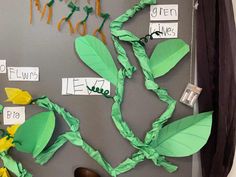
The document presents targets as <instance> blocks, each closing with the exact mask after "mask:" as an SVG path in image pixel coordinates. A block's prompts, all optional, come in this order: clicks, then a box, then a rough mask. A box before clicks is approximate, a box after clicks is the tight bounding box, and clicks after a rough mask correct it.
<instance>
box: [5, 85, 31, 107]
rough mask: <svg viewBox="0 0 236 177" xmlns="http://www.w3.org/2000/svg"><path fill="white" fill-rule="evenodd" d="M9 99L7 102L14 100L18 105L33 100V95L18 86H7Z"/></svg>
mask: <svg viewBox="0 0 236 177" xmlns="http://www.w3.org/2000/svg"><path fill="white" fill-rule="evenodd" d="M5 91H6V94H7V97H8V99H7V100H6V102H12V103H13V104H18V105H27V104H30V103H31V101H32V96H31V95H30V93H29V92H27V91H23V90H21V89H18V88H5Z"/></svg>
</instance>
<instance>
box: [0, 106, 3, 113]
mask: <svg viewBox="0 0 236 177" xmlns="http://www.w3.org/2000/svg"><path fill="white" fill-rule="evenodd" d="M3 108H4V107H3V105H1V104H0V114H2V113H3Z"/></svg>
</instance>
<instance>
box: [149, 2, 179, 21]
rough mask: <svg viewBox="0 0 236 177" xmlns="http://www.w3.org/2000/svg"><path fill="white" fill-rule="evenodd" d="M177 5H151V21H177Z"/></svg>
mask: <svg viewBox="0 0 236 177" xmlns="http://www.w3.org/2000/svg"><path fill="white" fill-rule="evenodd" d="M178 16H179V12H178V4H168V5H167V4H165V5H151V10H150V19H151V21H169V20H178Z"/></svg>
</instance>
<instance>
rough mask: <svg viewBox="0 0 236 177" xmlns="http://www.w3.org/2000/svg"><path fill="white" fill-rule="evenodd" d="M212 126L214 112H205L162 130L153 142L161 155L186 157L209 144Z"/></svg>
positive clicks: (178, 121)
mask: <svg viewBox="0 0 236 177" xmlns="http://www.w3.org/2000/svg"><path fill="white" fill-rule="evenodd" d="M211 126H212V112H205V113H201V114H196V115H192V116H188V117H185V118H182V119H180V120H177V121H175V122H173V123H171V124H169V125H167V126H165V127H164V128H162V129H161V131H160V134H159V137H158V139H157V140H156V141H153V142H152V144H151V145H152V146H153V147H156V150H157V151H158V153H159V154H161V155H165V156H169V157H185V156H190V155H192V154H194V153H196V152H198V151H199V150H200V149H201V148H202V147H203V146H204V145H205V144H206V142H207V140H208V138H209V136H210V133H211Z"/></svg>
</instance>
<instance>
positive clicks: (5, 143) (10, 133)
mask: <svg viewBox="0 0 236 177" xmlns="http://www.w3.org/2000/svg"><path fill="white" fill-rule="evenodd" d="M18 128H19V125H13V126H11V127H8V128H7V132H5V131H4V130H2V129H0V130H1V131H0V132H1V135H0V138H1V139H0V153H2V152H4V151H7V150H8V149H10V148H11V147H14V146H15V144H14V142H13V137H14V135H15V132H16V130H17V129H18Z"/></svg>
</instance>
